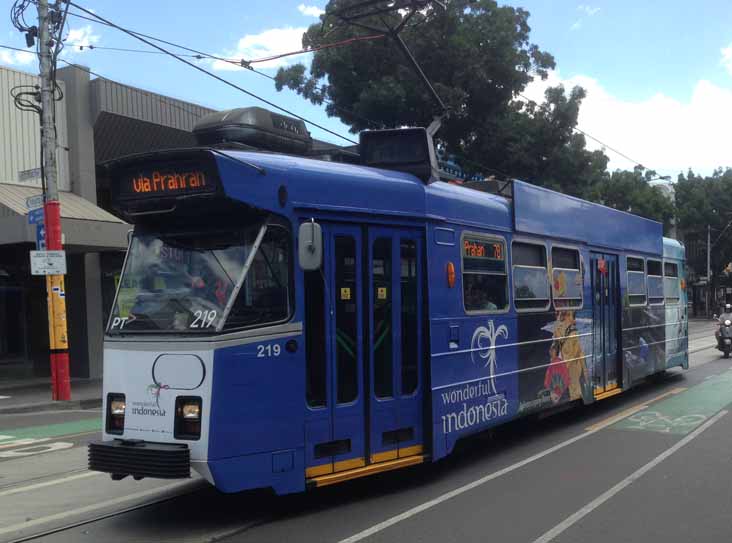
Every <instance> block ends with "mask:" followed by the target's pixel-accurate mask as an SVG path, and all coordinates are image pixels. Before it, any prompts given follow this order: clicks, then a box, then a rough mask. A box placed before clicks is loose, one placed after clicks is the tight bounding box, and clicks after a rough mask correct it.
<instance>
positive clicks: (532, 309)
mask: <svg viewBox="0 0 732 543" xmlns="http://www.w3.org/2000/svg"><path fill="white" fill-rule="evenodd" d="M516 245H522V246H530V247H536V248H538V249H539V250H540V251H541V258H540V260H541V263H542V264H543V265H542V266H537V265H532V264H520V263H519V264H517V263H516ZM516 268H522V269H530V270H543V271H544V279H545V281H546V293H547V297H546V298H543V297H541V298H539V297H536V298H519V297H517V295H516ZM511 282H512V285H513V307H514V309H515V310H516V312H517V313H537V312H541V311H547V310H548V309H549V308H550V307H551V304H552V299H551V298H552V287H551V281H550V280H549V260H548V255H547V250H546V245H544V244H543V243H540V242H535V241H527V240H522V239H514V240H513V241H511ZM541 300H546V303H545V304H544V305H542V306H537V305H532V303H531V302H536V301H541ZM521 302H523V303H521ZM527 302H528V303H527Z"/></svg>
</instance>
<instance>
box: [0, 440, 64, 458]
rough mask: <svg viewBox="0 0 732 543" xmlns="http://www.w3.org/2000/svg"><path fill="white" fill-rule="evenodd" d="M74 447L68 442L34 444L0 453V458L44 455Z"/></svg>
mask: <svg viewBox="0 0 732 543" xmlns="http://www.w3.org/2000/svg"><path fill="white" fill-rule="evenodd" d="M73 446H74V444H73V443H69V442H68V441H54V442H53V443H42V444H40V445H38V444H36V443H34V444H32V445H29V446H28V447H21V448H19V449H13V450H10V451H0V458H20V457H22V456H33V455H36V454H45V453H50V452H56V451H63V450H64V449H70V448H72V447H73Z"/></svg>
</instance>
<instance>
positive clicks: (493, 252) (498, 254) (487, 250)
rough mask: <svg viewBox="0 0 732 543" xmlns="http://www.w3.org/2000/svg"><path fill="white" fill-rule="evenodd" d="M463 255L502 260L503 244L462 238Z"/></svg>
mask: <svg viewBox="0 0 732 543" xmlns="http://www.w3.org/2000/svg"><path fill="white" fill-rule="evenodd" d="M463 256H464V257H466V258H489V259H492V260H503V244H502V243H500V242H494V241H482V240H479V239H468V238H466V239H464V240H463Z"/></svg>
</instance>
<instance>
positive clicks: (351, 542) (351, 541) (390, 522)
mask: <svg viewBox="0 0 732 543" xmlns="http://www.w3.org/2000/svg"><path fill="white" fill-rule="evenodd" d="M616 422H617V419H616V418H615V417H611V418H610V419H608V420H607V421H606V422H605V423H600V424H597V425H595V426H593V427H592V429H591V430H587V431H585V432H583V433H581V434H579V435H577V436H574V437H573V438H570V439H568V440H566V441H562V442H561V443H559V444H557V445H554V446H553V447H550V448H548V449H546V450H544V451H542V452H540V453H537V454H535V455H533V456H530V457H528V458H526V459H524V460H521V461H520V462H516V463H515V464H512V465H510V466H508V467H505V468H503V469H501V470H498V471H496V472H493V473H491V474H489V475H486V476H485V477H481V478H480V479H476V480H475V481H473V482H472V483H468V484H466V485H463V486H461V487H459V488H456V489H455V490H451V491H450V492H447V493H445V494H442V495H441V496H437V497H436V498H434V499H432V500H430V501H428V502H425V503H423V504H420V505H417V506H416V507H412V508H411V509H408V510H406V511H404V512H403V513H401V514H399V515H396V516H394V517H391V518H389V519H387V520H385V521H383V522H380V523H378V524H375V525H374V526H372V527H371V528H367V529H366V530H363V531H362V532H358V533H357V534H354V535H352V536H351V537H347V538H346V539H342V540H341V541H340V542H339V543H356V542H357V541H361V540H363V539H366V538H367V537H371V536H372V535H374V534H376V533H378V532H381V531H383V530H386V529H387V528H389V527H390V526H394V525H395V524H397V523H399V522H401V521H403V520H406V519H408V518H410V517H413V516H415V515H418V514H419V513H422V512H424V511H427V510H428V509H431V508H432V507H435V506H437V505H439V504H441V503H443V502H446V501H447V500H450V499H452V498H454V497H456V496H459V495H460V494H464V493H465V492H468V491H469V490H473V489H474V488H477V487H479V486H481V485H483V484H485V483H487V482H489V481H492V480H493V479H498V478H499V477H501V476H503V475H506V474H507V473H511V472H512V471H515V470H517V469H519V468H522V467H524V466H526V465H527V464H531V463H532V462H535V461H536V460H539V459H541V458H544V457H545V456H548V455H550V454H552V453H553V452H556V451H558V450H560V449H563V448H565V447H567V446H569V445H572V444H573V443H576V442H577V441H579V440H580V439H584V438H586V437H588V436H591V435H592V434H595V433H597V432H599V431H600V430H602V429H604V428H607V427H608V426H610V425H611V424H615V423H616ZM690 435H691V434H690Z"/></svg>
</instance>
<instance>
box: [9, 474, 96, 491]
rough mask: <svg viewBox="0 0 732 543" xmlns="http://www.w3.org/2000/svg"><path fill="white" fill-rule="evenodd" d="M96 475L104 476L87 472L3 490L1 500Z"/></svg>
mask: <svg viewBox="0 0 732 543" xmlns="http://www.w3.org/2000/svg"><path fill="white" fill-rule="evenodd" d="M94 475H104V474H103V473H102V472H101V471H86V472H84V473H77V474H76V475H69V476H68V477H63V478H61V479H54V480H52V481H44V482H42V483H36V484H33V485H28V486H21V487H18V488H11V489H10V490H3V491H2V492H0V498H2V497H3V496H11V495H13V494H20V493H21V492H29V491H31V490H36V489H39V488H46V487H49V486H54V485H60V484H63V483H68V482H70V481H76V480H77V479H85V478H87V477H92V476H94Z"/></svg>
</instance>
